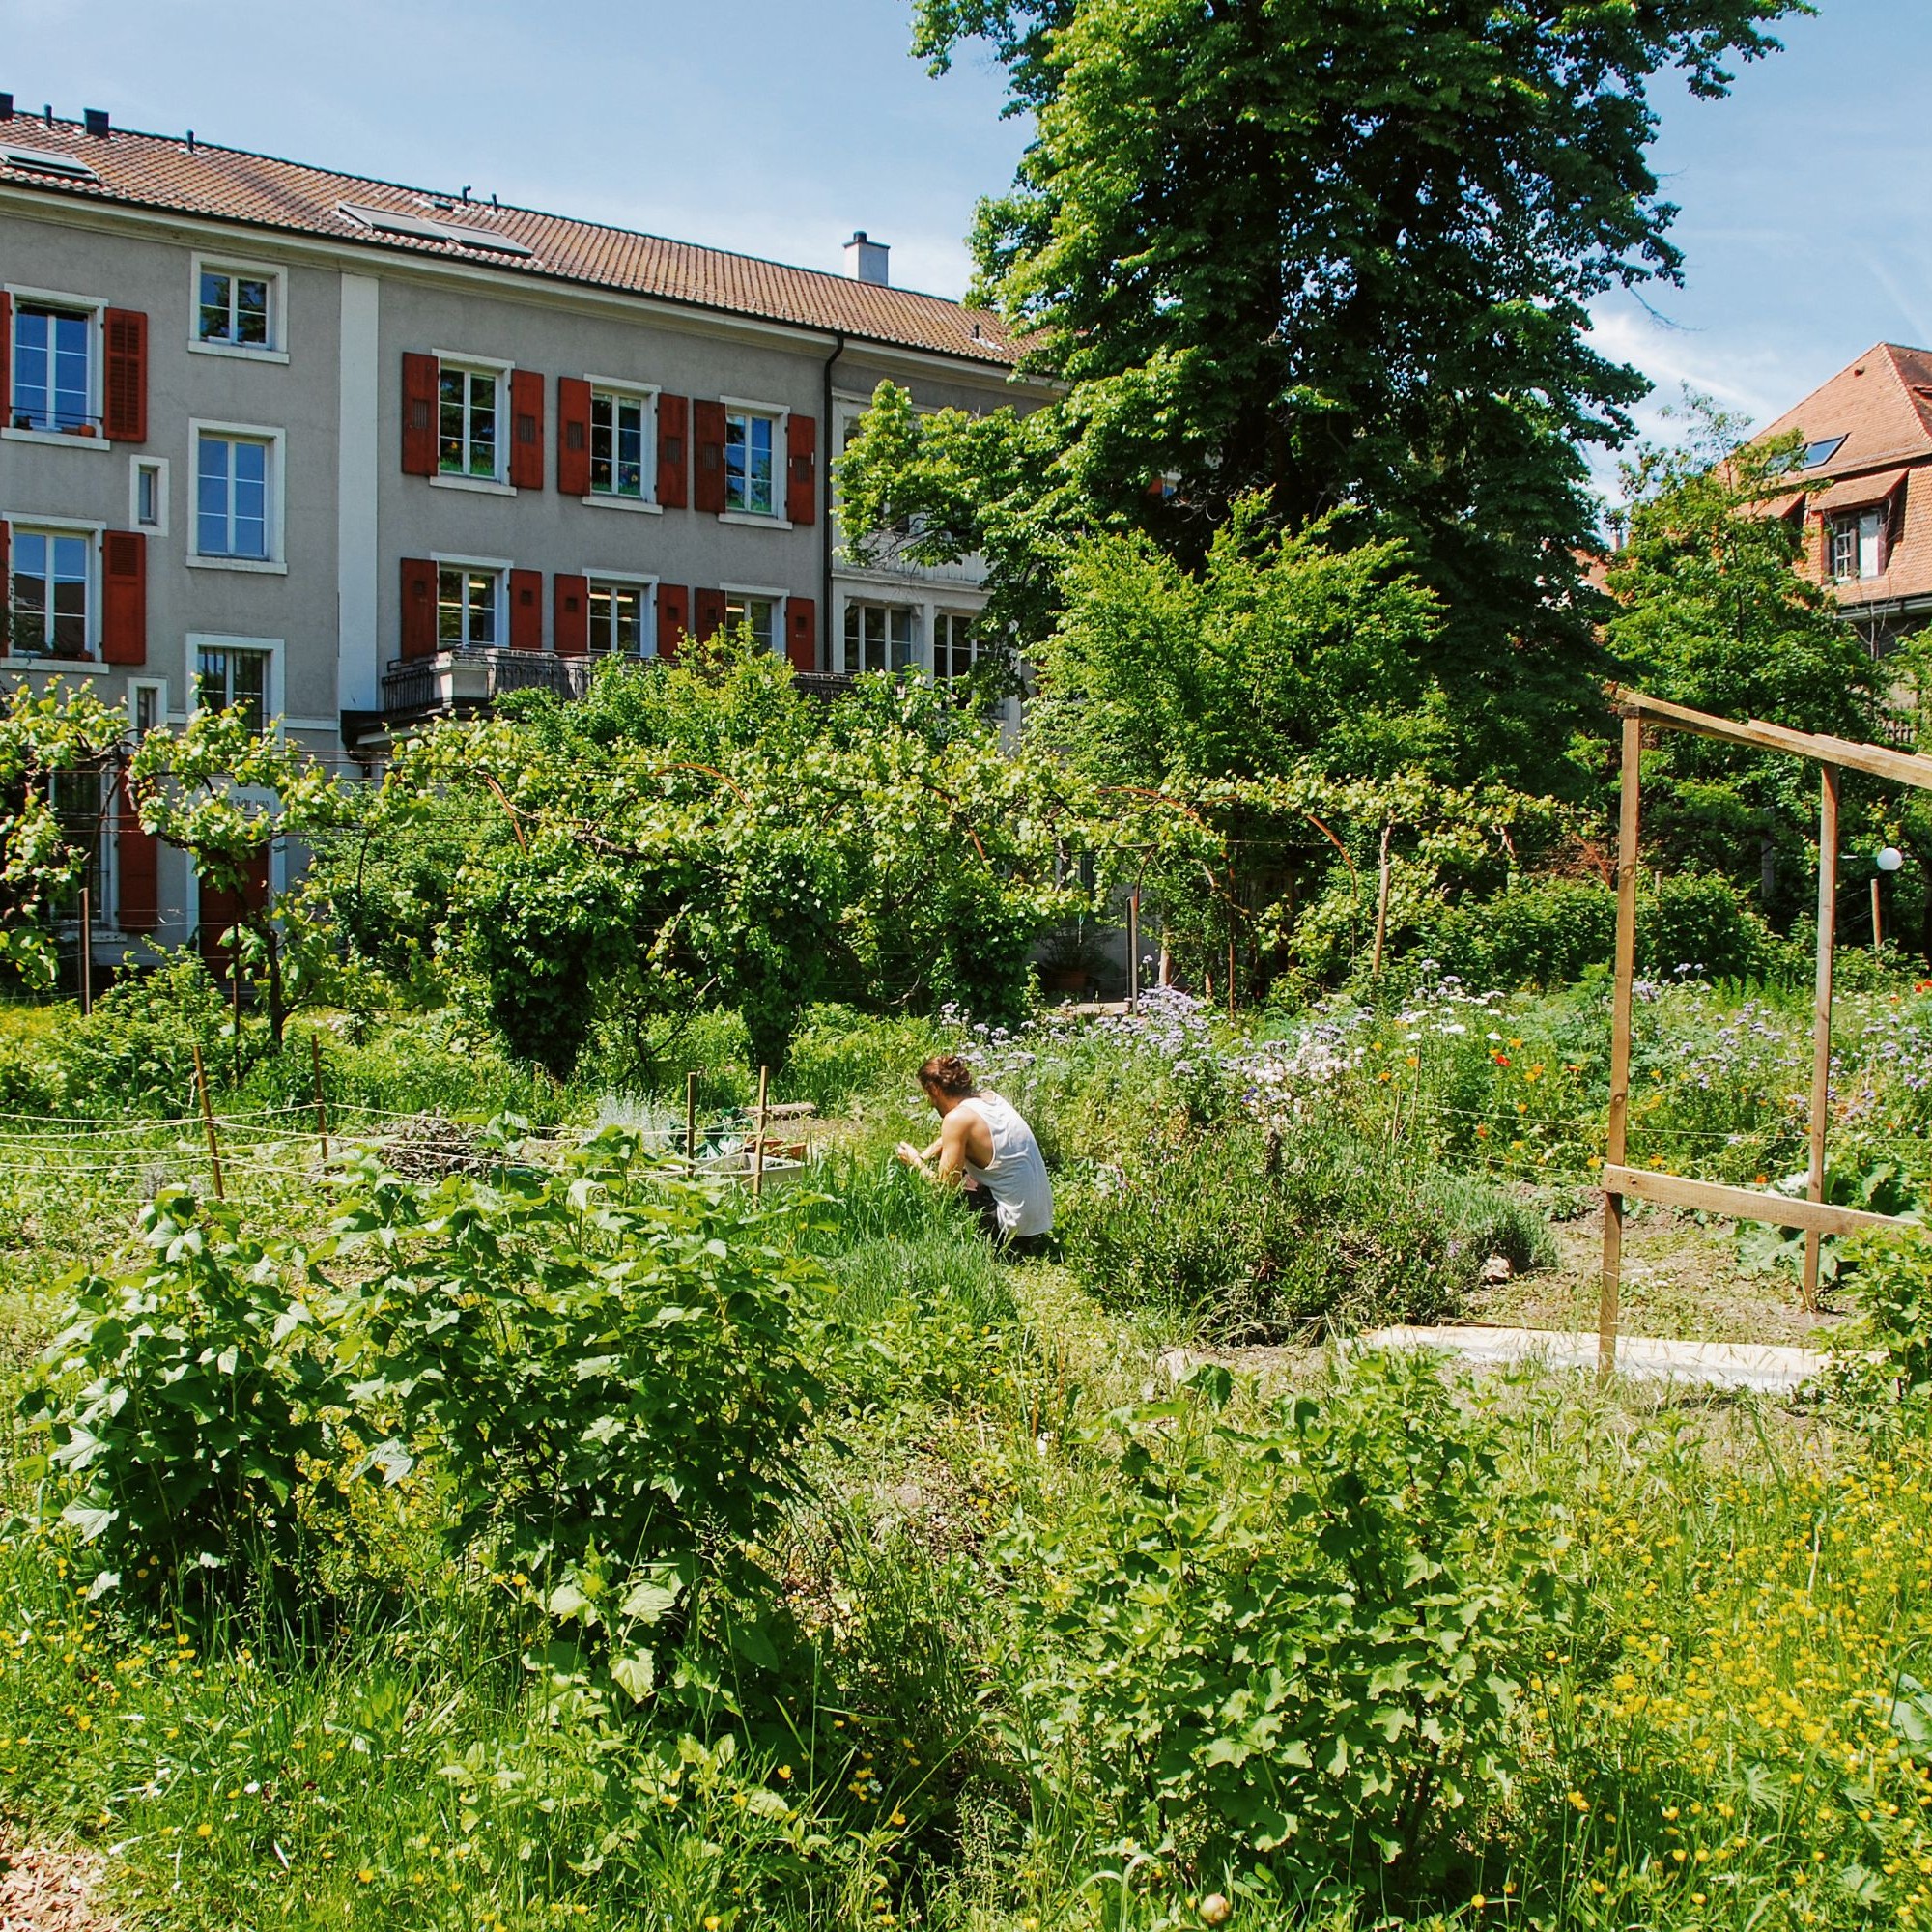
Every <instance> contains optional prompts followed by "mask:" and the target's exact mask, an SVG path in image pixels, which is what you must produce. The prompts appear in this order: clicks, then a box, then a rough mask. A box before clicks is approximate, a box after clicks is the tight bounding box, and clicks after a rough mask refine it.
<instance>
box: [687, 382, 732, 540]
mask: <svg viewBox="0 0 1932 1932" xmlns="http://www.w3.org/2000/svg"><path fill="white" fill-rule="evenodd" d="M691 417H692V440H693V441H695V442H696V444H697V482H696V487H695V488H694V490H693V493H692V501H693V502H694V503H696V506H697V508H698V509H699V510H702V511H708V512H709V513H710V514H712V515H714V516H716V515H719V514H720V513H722V512H723V510H724V508H725V405H724V404H723V403H699V402H694V403H693V404H692V406H691Z"/></svg>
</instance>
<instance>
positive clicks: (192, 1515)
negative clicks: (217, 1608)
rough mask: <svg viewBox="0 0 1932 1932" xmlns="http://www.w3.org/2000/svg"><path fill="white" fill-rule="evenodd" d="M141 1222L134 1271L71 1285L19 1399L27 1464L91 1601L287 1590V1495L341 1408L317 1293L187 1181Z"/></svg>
mask: <svg viewBox="0 0 1932 1932" xmlns="http://www.w3.org/2000/svg"><path fill="white" fill-rule="evenodd" d="M141 1230H142V1245H143V1246H144V1248H145V1249H146V1251H147V1252H146V1254H145V1256H144V1257H143V1259H142V1260H141V1262H140V1263H139V1264H137V1265H136V1266H135V1267H133V1268H132V1269H130V1270H128V1271H127V1272H125V1273H121V1274H117V1275H111V1276H110V1275H101V1274H92V1273H90V1274H83V1275H81V1276H79V1277H78V1278H77V1279H75V1280H73V1281H71V1284H70V1289H69V1292H70V1294H71V1303H70V1306H69V1308H68V1310H67V1313H66V1316H65V1318H64V1321H65V1326H64V1327H63V1328H62V1331H61V1333H60V1334H59V1335H58V1336H57V1337H56V1338H55V1340H54V1343H53V1346H52V1347H51V1348H50V1349H49V1350H48V1351H47V1354H46V1358H45V1374H44V1376H43V1378H42V1379H41V1380H40V1381H38V1382H37V1383H35V1384H34V1385H33V1386H32V1387H31V1388H30V1389H29V1390H28V1393H27V1395H26V1396H25V1398H24V1400H23V1402H22V1405H21V1412H22V1414H23V1415H24V1416H25V1417H26V1420H27V1423H28V1426H29V1429H30V1431H31V1432H32V1433H33V1434H34V1435H42V1436H43V1437H45V1438H46V1441H47V1446H46V1447H45V1448H44V1449H43V1451H42V1453H41V1454H40V1456H39V1458H38V1459H37V1463H36V1465H35V1466H37V1467H38V1469H39V1470H40V1471H41V1472H42V1473H45V1472H46V1471H48V1470H51V1471H53V1472H56V1473H57V1474H58V1475H59V1476H60V1477H61V1478H62V1479H63V1480H64V1483H65V1484H67V1485H70V1486H71V1487H72V1489H73V1491H74V1493H73V1495H72V1499H71V1501H70V1502H69V1503H68V1505H67V1507H66V1509H65V1510H64V1511H63V1517H64V1520H66V1521H67V1522H68V1523H69V1524H70V1525H71V1526H72V1528H73V1529H74V1530H75V1531H77V1532H78V1535H79V1538H80V1541H81V1545H82V1548H84V1550H85V1551H86V1554H87V1557H88V1559H89V1562H90V1565H91V1566H92V1567H93V1569H94V1573H95V1589H96V1591H97V1592H99V1591H101V1590H103V1589H108V1588H112V1587H115V1586H116V1585H118V1586H119V1587H120V1588H121V1589H122V1590H123V1591H124V1592H126V1593H128V1594H129V1595H132V1596H139V1597H146V1598H150V1599H156V1600H158V1599H173V1600H175V1601H177V1602H183V1603H186V1604H188V1605H195V1604H197V1603H199V1602H201V1601H202V1600H204V1599H205V1598H210V1597H219V1596H233V1595H235V1594H237V1593H239V1592H241V1590H243V1589H245V1588H247V1587H248V1586H249V1585H250V1583H251V1581H252V1582H254V1583H256V1584H258V1585H266V1586H268V1587H270V1588H280V1589H291V1588H293V1587H294V1586H295V1584H296V1582H297V1564H298V1558H299V1557H300V1556H301V1554H302V1552H303V1548H304V1539H303V1523H302V1519H301V1512H300V1510H299V1509H298V1501H297V1496H298V1490H300V1489H301V1487H302V1485H303V1479H304V1474H305V1465H306V1464H307V1463H311V1462H315V1461H319V1460H320V1459H322V1458H323V1457H324V1456H325V1455H326V1454H327V1452H328V1450H329V1448H330V1446H331V1444H332V1442H333V1441H334V1439H335V1438H334V1435H333V1433H332V1431H331V1428H330V1426H329V1421H328V1415H329V1411H331V1410H333V1409H334V1408H336V1407H337V1406H340V1405H341V1404H342V1403H343V1401H344V1389H343V1384H342V1381H341V1378H340V1376H339V1373H338V1371H337V1368H336V1366H335V1363H334V1360H333V1357H332V1353H331V1351H330V1350H328V1349H327V1346H326V1345H324V1344H321V1343H319V1342H318V1340H317V1336H316V1326H315V1324H316V1311H315V1309H314V1307H313V1306H312V1298H313V1296H314V1293H315V1292H316V1291H317V1290H321V1291H322V1293H324V1294H325V1295H326V1294H327V1284H326V1283H324V1282H322V1281H321V1280H320V1278H319V1277H317V1276H316V1275H314V1274H313V1273H312V1272H311V1271H310V1270H309V1268H308V1266H307V1264H306V1258H305V1257H304V1256H303V1255H302V1254H301V1253H300V1252H299V1251H290V1250H288V1249H282V1250H280V1251H271V1250H270V1248H269V1247H268V1246H266V1245H265V1244H264V1243H263V1242H261V1241H260V1240H258V1239H256V1238H254V1237H252V1236H248V1235H246V1234H244V1233H243V1232H242V1229H241V1218H240V1216H239V1215H238V1213H237V1212H236V1210H235V1209H234V1208H230V1207H227V1206H224V1205H223V1204H221V1203H219V1202H213V1201H205V1200H200V1199H197V1198H196V1196H195V1195H194V1194H192V1193H190V1192H189V1191H188V1190H186V1189H184V1188H168V1189H164V1190H163V1191H162V1192H161V1193H159V1194H158V1195H157V1196H156V1199H155V1200H154V1202H153V1203H152V1204H151V1205H150V1206H149V1208H147V1209H146V1210H145V1211H144V1213H143V1215H142V1217H141ZM29 1473H33V1470H32V1469H30V1471H29Z"/></svg>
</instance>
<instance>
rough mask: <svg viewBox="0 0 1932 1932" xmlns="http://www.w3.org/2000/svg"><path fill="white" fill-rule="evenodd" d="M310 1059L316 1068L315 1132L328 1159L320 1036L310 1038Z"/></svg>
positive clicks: (310, 1036) (326, 1112) (323, 1155)
mask: <svg viewBox="0 0 1932 1932" xmlns="http://www.w3.org/2000/svg"><path fill="white" fill-rule="evenodd" d="M308 1057H309V1061H310V1063H311V1065H313V1066H314V1067H315V1130H316V1132H317V1133H318V1134H319V1135H320V1136H321V1137H322V1157H323V1159H324V1161H325V1162H326V1161H327V1159H328V1110H327V1107H325V1106H324V1105H323V1100H322V1038H321V1036H320V1035H318V1034H310V1035H309V1037H308Z"/></svg>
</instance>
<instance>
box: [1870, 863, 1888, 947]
mask: <svg viewBox="0 0 1932 1932" xmlns="http://www.w3.org/2000/svg"><path fill="white" fill-rule="evenodd" d="M1872 951H1873V952H1884V951H1885V933H1884V931H1883V929H1882V928H1881V926H1880V924H1879V905H1878V874H1877V873H1876V872H1874V873H1873V874H1872Z"/></svg>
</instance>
